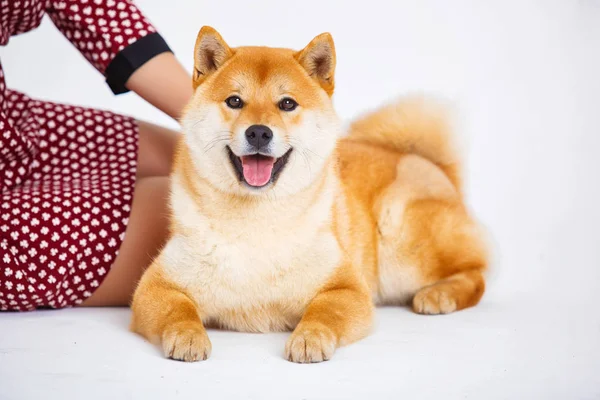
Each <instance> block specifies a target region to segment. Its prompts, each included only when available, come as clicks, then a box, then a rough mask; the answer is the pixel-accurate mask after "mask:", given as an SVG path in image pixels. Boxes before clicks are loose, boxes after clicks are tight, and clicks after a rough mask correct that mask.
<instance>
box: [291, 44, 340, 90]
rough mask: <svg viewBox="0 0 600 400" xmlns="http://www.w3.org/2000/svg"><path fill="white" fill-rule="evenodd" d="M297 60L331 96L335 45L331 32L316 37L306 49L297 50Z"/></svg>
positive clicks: (333, 85)
mask: <svg viewBox="0 0 600 400" xmlns="http://www.w3.org/2000/svg"><path fill="white" fill-rule="evenodd" d="M295 57H296V60H298V62H299V63H300V65H302V66H303V67H304V69H305V70H306V71H307V72H308V74H309V75H310V76H311V77H312V78H313V79H316V80H317V82H319V84H320V85H321V87H322V88H323V89H324V90H325V91H326V92H327V94H328V95H329V96H331V95H333V90H334V87H335V84H334V75H335V61H336V60H335V46H334V44H333V38H332V37H331V35H330V34H329V33H322V34H320V35H319V36H317V37H315V38H314V39H313V40H312V41H311V42H310V43H309V44H308V45H307V46H306V47H305V48H304V49H302V50H300V51H298V52H296V54H295Z"/></svg>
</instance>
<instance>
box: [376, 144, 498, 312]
mask: <svg viewBox="0 0 600 400" xmlns="http://www.w3.org/2000/svg"><path fill="white" fill-rule="evenodd" d="M375 206H376V207H375V209H374V211H376V212H377V214H376V215H377V216H378V228H379V233H380V245H379V260H380V262H379V271H380V276H379V292H380V293H381V294H382V297H383V299H382V302H394V300H403V302H406V301H410V300H412V308H413V310H414V311H415V312H417V313H420V314H445V313H449V312H453V311H457V310H461V309H464V308H467V307H471V306H474V305H476V304H477V303H478V302H479V300H480V299H481V297H482V295H483V293H484V290H485V281H484V277H483V272H484V270H485V268H486V266H487V255H486V252H485V248H484V245H483V241H482V239H481V234H480V232H479V229H478V226H477V225H476V223H475V222H474V221H473V220H472V218H471V217H470V215H469V214H468V211H467V210H466V208H465V206H464V204H463V202H462V198H461V196H460V195H459V193H458V191H456V190H455V189H454V187H453V186H452V184H451V183H450V181H449V180H448V179H447V178H446V177H445V175H444V174H443V173H442V171H441V170H439V169H438V168H437V167H436V166H435V165H433V164H432V163H430V162H428V161H427V160H424V159H422V158H420V157H418V156H405V157H403V158H402V159H401V160H400V162H399V163H398V167H397V176H396V180H395V181H394V182H393V183H392V184H391V185H390V186H388V187H387V188H386V189H385V190H384V191H383V192H382V193H381V194H380V196H379V199H378V201H377V202H376V204H375Z"/></svg>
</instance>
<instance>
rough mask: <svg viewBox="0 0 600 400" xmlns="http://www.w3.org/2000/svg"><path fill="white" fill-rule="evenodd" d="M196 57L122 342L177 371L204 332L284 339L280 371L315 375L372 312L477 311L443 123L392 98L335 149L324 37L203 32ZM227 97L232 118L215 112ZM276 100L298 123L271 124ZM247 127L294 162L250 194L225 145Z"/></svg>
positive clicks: (477, 278) (471, 258) (472, 242)
mask: <svg viewBox="0 0 600 400" xmlns="http://www.w3.org/2000/svg"><path fill="white" fill-rule="evenodd" d="M195 51H196V53H195V73H194V87H195V88H196V94H195V96H194V98H193V99H192V101H191V102H190V104H189V105H188V107H187V109H186V113H185V117H184V122H183V125H184V127H185V130H186V135H185V138H183V139H182V141H181V142H180V143H179V147H178V151H177V156H176V162H175V166H174V173H173V179H172V181H173V187H172V193H171V210H172V213H173V215H172V224H171V230H172V237H171V239H170V241H169V243H168V244H167V246H166V247H165V249H163V251H162V253H161V255H160V256H159V257H158V258H157V259H156V261H155V262H154V263H153V265H152V266H151V267H150V268H149V269H148V271H147V272H146V274H145V275H144V277H143V278H142V280H141V282H140V284H139V286H138V289H137V290H136V293H135V295H134V300H133V304H132V309H133V320H132V325H131V327H132V330H134V331H136V332H138V333H140V334H141V335H143V336H145V337H147V338H149V339H150V340H153V341H155V342H158V343H161V344H162V346H163V350H164V353H165V355H166V356H167V357H171V358H175V359H182V360H186V361H195V360H200V359H205V358H206V357H208V356H209V355H210V351H211V344H210V341H209V339H208V336H207V333H206V330H205V327H213V326H214V327H220V328H226V329H235V330H240V331H249V332H269V331H285V330H293V333H292V335H291V337H290V338H289V340H288V342H287V344H286V347H285V356H286V358H287V359H289V360H291V361H294V362H320V361H324V360H328V359H329V358H331V357H332V355H333V353H334V351H335V349H336V348H337V347H339V346H343V345H347V344H349V343H353V342H355V341H357V340H359V339H361V338H363V337H365V336H366V335H368V333H369V331H370V329H371V326H372V318H373V308H374V306H375V305H377V304H406V303H408V302H412V308H413V310H414V311H415V312H417V313H421V314H440V313H448V312H452V311H457V310H461V309H464V308H467V307H471V306H474V305H476V304H477V303H478V302H479V300H480V299H481V296H482V295H483V292H484V289H485V282H484V278H483V273H484V271H485V268H486V265H487V255H486V252H485V248H484V246H483V243H482V240H481V237H480V234H479V232H478V227H477V223H476V222H475V221H474V220H473V218H472V217H471V215H470V214H469V212H468V210H467V209H466V206H465V204H464V201H463V196H462V194H461V179H460V165H459V157H458V155H457V153H456V151H455V149H454V147H453V145H452V143H451V139H452V135H451V131H450V126H449V125H448V122H447V120H446V118H445V116H444V114H443V113H440V112H439V111H440V109H438V108H436V107H433V108H432V104H431V103H430V102H428V101H425V100H424V99H403V100H401V101H399V102H395V103H392V104H389V105H386V106H384V107H381V108H379V109H378V110H375V111H372V112H370V113H369V114H367V115H365V116H363V117H362V118H359V119H357V120H356V121H354V123H353V124H352V125H351V128H350V132H349V135H348V136H346V137H344V138H340V137H339V136H338V132H337V126H338V122H337V120H336V116H335V112H334V111H333V107H332V104H331V96H332V94H333V88H334V73H333V71H334V68H335V60H336V58H335V50H334V47H333V41H332V39H331V37H330V36H329V35H328V34H323V35H319V36H318V37H316V38H315V39H313V41H311V42H310V43H309V45H308V46H306V48H304V49H302V50H301V51H293V50H289V49H273V48H267V47H239V48H230V47H229V46H228V45H227V44H226V43H225V42H224V41H223V39H222V38H221V36H220V35H219V34H218V33H217V32H216V31H214V29H212V28H206V27H205V28H203V29H202V30H201V31H200V33H199V36H198V39H197V42H196V49H195ZM232 94H234V95H237V96H240V97H242V98H243V99H244V102H245V105H244V107H243V108H241V109H236V110H232V109H230V108H228V107H227V106H226V105H225V99H226V98H227V97H228V96H231V95H232ZM282 96H288V97H293V98H294V99H296V101H297V102H298V104H299V109H298V110H295V111H293V112H289V113H287V112H285V111H282V110H280V109H279V108H278V107H277V102H278V101H279V100H278V99H281V98H282ZM252 124H265V125H268V126H270V127H271V128H272V129H273V131H274V136H275V137H276V140H277V141H278V142H277V143H276V144H274V145H273V146H274V148H276V150H274V151H275V152H279V153H278V154H279V155H276V156H274V157H282V156H281V154H283V153H284V151H286V150H288V149H292V150H293V153H292V154H293V156H292V158H290V159H289V161H288V163H287V164H286V165H285V166H284V169H283V172H282V174H281V177H280V178H279V180H277V181H273V182H271V183H269V184H268V185H267V187H266V188H264V189H260V190H258V189H256V190H255V189H251V188H248V187H247V186H244V185H243V184H242V183H241V182H240V181H239V180H238V178H237V176H236V175H235V166H234V165H232V164H231V161H230V160H229V158H228V156H227V152H226V151H225V144H223V143H226V144H227V146H231V148H232V149H237V147H236V145H239V143H240V140H241V139H240V138H241V137H243V134H241V132H242V133H243V130H244V129H245V128H246V127H248V126H249V125H252ZM278 146H279V147H278ZM236 151H239V150H236ZM234 154H237V153H235V152H234Z"/></svg>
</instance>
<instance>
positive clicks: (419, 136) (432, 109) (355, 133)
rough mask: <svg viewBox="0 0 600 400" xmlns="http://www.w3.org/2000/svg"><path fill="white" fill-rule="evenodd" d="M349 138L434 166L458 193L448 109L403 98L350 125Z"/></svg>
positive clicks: (455, 150)
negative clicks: (416, 156) (425, 161)
mask: <svg viewBox="0 0 600 400" xmlns="http://www.w3.org/2000/svg"><path fill="white" fill-rule="evenodd" d="M348 134H349V138H350V139H351V140H356V141H360V142H366V143H370V144H375V145H378V146H382V147H386V148H392V149H394V150H396V151H398V152H401V153H406V154H417V155H419V156H421V157H423V158H426V159H427V160H429V161H431V162H433V163H434V164H436V165H437V166H438V167H440V168H441V169H442V170H443V171H444V173H445V174H446V175H447V176H448V178H449V179H450V181H451V182H452V184H453V185H454V186H455V187H456V189H457V190H458V191H459V192H461V189H462V183H461V169H460V157H459V151H458V147H457V143H455V140H456V138H455V137H454V136H453V132H452V127H451V122H450V118H449V113H448V108H447V107H445V106H444V105H443V104H442V102H441V101H438V100H433V99H430V98H426V97H424V96H410V97H403V98H400V99H398V100H396V101H394V102H390V103H388V104H385V105H383V106H381V107H379V108H377V109H375V110H372V111H370V112H368V113H366V114H365V115H363V116H362V117H359V118H357V119H356V120H354V121H352V122H351V124H350V127H349V132H348Z"/></svg>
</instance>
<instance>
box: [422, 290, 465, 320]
mask: <svg viewBox="0 0 600 400" xmlns="http://www.w3.org/2000/svg"><path fill="white" fill-rule="evenodd" d="M456 308H457V307H456V300H455V298H454V294H453V293H452V291H451V289H450V288H449V287H448V286H446V285H433V286H429V287H426V288H423V289H421V290H419V291H418V292H417V294H416V295H415V297H414V299H413V310H414V311H415V312H416V313H419V314H430V315H435V314H449V313H451V312H454V311H456Z"/></svg>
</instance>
